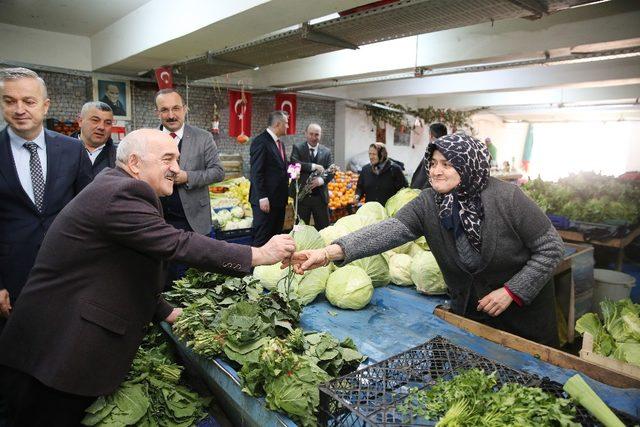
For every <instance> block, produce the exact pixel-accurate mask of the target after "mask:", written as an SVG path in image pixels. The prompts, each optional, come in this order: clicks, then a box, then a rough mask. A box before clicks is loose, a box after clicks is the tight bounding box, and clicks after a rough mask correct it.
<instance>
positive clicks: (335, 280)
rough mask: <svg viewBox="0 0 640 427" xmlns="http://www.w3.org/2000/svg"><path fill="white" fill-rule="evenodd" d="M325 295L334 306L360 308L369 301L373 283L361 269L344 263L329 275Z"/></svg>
mask: <svg viewBox="0 0 640 427" xmlns="http://www.w3.org/2000/svg"><path fill="white" fill-rule="evenodd" d="M325 295H326V296H327V300H328V301H329V302H330V303H331V304H333V305H335V306H336V307H340V308H348V309H351V310H360V309H361V308H363V307H364V306H366V305H367V304H369V301H371V297H372V296H373V285H372V284H371V279H370V278H369V276H368V275H367V273H365V272H364V270H363V269H361V268H360V267H355V266H353V265H346V266H344V267H341V268H338V269H337V270H336V271H334V272H333V273H331V274H330V275H329V280H327V288H326V290H325Z"/></svg>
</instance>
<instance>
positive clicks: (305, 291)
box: [296, 266, 331, 305]
mask: <svg viewBox="0 0 640 427" xmlns="http://www.w3.org/2000/svg"><path fill="white" fill-rule="evenodd" d="M330 274H331V268H330V267H329V266H326V267H320V268H316V269H315V270H310V271H307V272H306V273H305V274H304V276H302V280H300V283H299V284H298V286H297V287H296V294H297V295H298V299H299V301H300V304H302V305H307V304H310V303H311V302H312V301H313V300H314V299H316V297H317V296H318V295H320V294H321V293H323V292H324V290H325V288H326V287H327V280H329V275H330Z"/></svg>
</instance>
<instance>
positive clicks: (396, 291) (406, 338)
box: [163, 286, 640, 426]
mask: <svg viewBox="0 0 640 427" xmlns="http://www.w3.org/2000/svg"><path fill="white" fill-rule="evenodd" d="M446 302H447V301H446V299H445V298H443V297H428V296H425V295H420V294H418V293H417V292H416V291H415V289H413V288H401V287H397V286H388V287H383V288H377V289H376V290H375V292H374V295H373V298H372V300H371V303H370V304H369V305H368V306H367V307H365V308H364V309H362V310H358V311H350V310H341V309H339V308H336V307H333V306H332V305H330V304H329V303H328V302H326V301H324V300H320V301H317V302H315V303H313V304H310V305H309V306H307V307H305V309H304V311H303V314H302V318H301V326H302V328H303V329H304V330H309V331H311V330H315V331H327V332H330V333H332V334H333V335H334V336H336V338H338V339H344V338H347V337H351V338H352V339H353V340H354V342H355V343H356V344H357V346H358V349H359V350H360V351H361V352H362V353H363V354H365V355H367V356H368V358H369V359H368V361H367V363H374V362H379V361H382V360H384V359H386V358H388V357H390V356H393V355H395V354H398V353H400V352H402V351H405V350H407V349H409V348H411V347H414V346H416V345H418V344H421V343H423V342H425V341H427V340H429V339H431V338H434V337H435V336H437V335H442V336H444V337H446V338H447V339H448V340H450V341H451V342H452V343H454V344H457V345H459V346H463V347H467V348H469V349H471V350H473V351H475V352H477V353H479V354H481V355H482V356H485V357H488V358H490V359H492V360H495V361H498V362H500V363H502V364H505V365H507V366H510V367H512V368H514V369H518V370H522V371H526V372H529V373H531V374H534V375H538V376H540V377H549V378H550V379H551V380H553V381H557V382H559V383H564V382H565V381H566V380H567V379H568V378H569V377H571V376H572V375H574V374H575V373H576V371H574V370H571V369H565V368H560V367H557V366H554V365H551V364H549V363H546V362H543V361H541V360H539V359H537V358H536V357H534V356H532V355H530V354H526V353H523V352H520V351H516V350H512V349H508V348H505V347H503V346H501V345H499V344H496V343H493V342H491V341H488V340H486V339H483V338H480V337H478V336H477V335H474V334H472V333H470V332H467V331H465V330H463V329H461V328H459V327H457V326H454V325H452V324H451V323H449V322H447V321H446V320H444V319H442V318H440V317H438V316H436V315H435V314H434V312H435V310H436V307H438V306H440V305H442V304H446ZM163 328H164V329H165V331H167V333H168V335H169V337H170V338H171V340H172V341H173V342H174V343H175V344H176V347H177V349H178V351H179V352H180V353H181V354H182V355H183V356H184V357H185V358H186V360H187V361H188V363H190V364H192V365H195V366H196V369H197V370H198V371H199V373H200V375H202V376H203V378H204V380H205V381H206V383H207V384H208V385H209V387H210V388H211V390H212V392H213V393H214V394H215V395H216V398H217V399H218V400H219V402H220V403H221V405H223V406H224V407H225V408H227V409H228V411H229V413H228V414H227V415H228V416H229V418H230V419H231V420H232V421H233V422H234V424H237V425H249V426H258V425H281V426H284V425H286V426H289V425H294V424H293V422H292V421H291V420H290V419H289V418H287V417H286V416H284V415H282V414H279V413H275V412H273V411H269V410H267V409H266V408H265V406H264V400H262V399H255V398H252V397H250V396H248V395H246V394H243V393H242V392H241V386H240V383H239V379H238V375H237V373H236V372H235V370H234V369H233V368H232V367H231V366H229V365H228V364H227V363H225V362H224V361H221V360H219V359H218V360H216V361H215V362H211V361H207V360H204V359H203V358H201V357H199V356H196V355H195V354H193V352H192V351H191V350H189V349H187V348H186V347H185V346H184V344H183V343H180V342H179V341H177V339H176V338H175V337H174V336H173V335H172V334H171V333H170V328H169V326H168V325H166V324H163ZM587 380H588V382H589V383H590V385H591V386H592V387H593V389H594V390H595V391H596V393H598V395H600V396H601V397H602V398H603V400H604V401H605V402H606V403H607V404H609V405H611V406H612V407H614V408H616V409H618V410H620V411H622V412H626V413H629V414H631V415H633V416H636V417H637V416H639V415H640V389H621V388H617V387H612V386H609V385H606V384H603V383H600V382H597V381H593V380H590V379H587Z"/></svg>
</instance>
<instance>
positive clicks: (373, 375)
mask: <svg viewBox="0 0 640 427" xmlns="http://www.w3.org/2000/svg"><path fill="white" fill-rule="evenodd" d="M471 368H480V369H483V370H484V371H485V372H486V373H487V374H489V373H491V372H494V371H495V372H497V376H498V386H502V384H504V383H508V382H515V383H520V384H524V385H527V386H532V387H540V388H541V389H543V390H545V391H547V392H549V393H551V394H553V395H554V396H557V397H565V398H566V397H567V395H566V393H564V391H563V390H562V385H561V384H559V383H557V382H553V381H550V380H549V379H548V378H540V377H538V376H535V375H531V374H528V373H525V372H520V371H517V370H515V369H512V368H509V367H507V366H505V365H502V364H500V363H496V362H494V361H492V360H490V359H487V358H486V357H483V356H480V355H479V354H477V353H474V352H473V351H471V350H469V349H467V348H464V347H459V346H457V345H455V344H452V343H450V342H449V341H448V340H447V339H445V338H443V337H441V336H437V337H435V338H433V339H431V340H429V341H427V342H426V343H424V344H421V345H419V346H417V347H414V348H412V349H409V350H407V351H405V352H403V353H400V354H398V355H396V356H393V357H390V358H389V359H386V360H384V361H382V362H379V363H376V364H374V365H371V366H368V367H366V368H364V369H362V370H359V371H357V372H353V373H351V374H348V375H345V376H343V377H340V378H337V379H335V380H332V381H330V382H328V383H325V384H323V385H321V386H320V409H319V415H318V421H319V423H320V425H323V426H332V427H333V426H335V427H343V426H344V427H346V426H433V425H434V424H435V423H436V422H437V420H425V419H424V418H417V417H413V415H412V414H411V413H409V414H401V413H399V412H397V410H396V409H397V406H398V405H399V404H400V403H402V401H403V400H404V399H405V397H406V396H407V395H408V393H409V390H410V389H411V388H413V387H416V388H418V389H422V388H428V387H431V386H432V385H433V384H434V383H435V381H436V380H437V379H439V378H444V379H451V378H453V377H454V376H455V375H456V374H457V373H458V372H460V371H462V370H467V369H471ZM614 412H616V411H614ZM616 415H618V416H619V417H620V419H621V420H622V421H623V422H624V423H625V425H633V424H635V423H638V420H636V419H633V418H631V417H629V416H627V415H626V414H622V413H619V412H616ZM576 421H577V422H580V423H581V424H582V425H584V426H597V425H599V424H598V422H597V420H596V419H595V418H593V417H591V416H590V415H589V414H588V413H587V412H586V410H584V409H583V408H582V407H580V406H577V407H576Z"/></svg>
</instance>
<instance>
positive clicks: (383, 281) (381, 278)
mask: <svg viewBox="0 0 640 427" xmlns="http://www.w3.org/2000/svg"><path fill="white" fill-rule="evenodd" d="M348 265H355V266H356V267H360V268H361V269H363V270H364V272H365V273H367V275H368V276H369V278H370V279H371V283H372V284H373V286H374V287H376V288H377V287H380V286H387V285H388V284H389V282H390V281H391V276H389V266H388V265H387V260H386V259H385V258H384V256H382V255H373V256H370V257H366V258H361V259H359V260H356V261H353V262H350V263H349V264H348Z"/></svg>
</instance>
